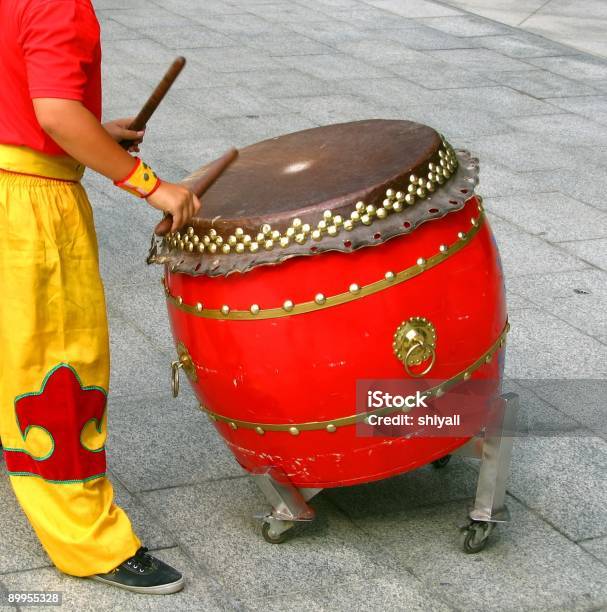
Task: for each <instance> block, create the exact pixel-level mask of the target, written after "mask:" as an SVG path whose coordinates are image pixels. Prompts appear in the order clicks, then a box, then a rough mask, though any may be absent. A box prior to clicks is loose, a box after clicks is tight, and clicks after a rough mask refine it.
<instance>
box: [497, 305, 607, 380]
mask: <svg viewBox="0 0 607 612" xmlns="http://www.w3.org/2000/svg"><path fill="white" fill-rule="evenodd" d="M510 325H511V329H510V334H509V336H508V347H509V348H508V354H507V359H506V370H505V371H506V374H507V375H508V376H509V377H510V378H513V379H521V380H522V379H539V380H547V379H575V378H582V379H583V378H601V377H603V378H604V377H606V375H607V366H606V365H605V364H606V363H607V346H605V345H604V344H601V343H600V342H599V341H598V340H595V339H594V338H591V337H590V336H584V335H583V334H580V331H579V330H578V329H576V328H574V327H572V326H570V325H568V324H567V323H566V322H565V321H563V320H562V319H560V318H557V317H556V316H553V315H552V314H550V313H548V312H546V311H545V310H541V309H539V308H536V309H531V308H529V309H524V310H514V311H512V312H511V313H510ZM563 347H567V350H563Z"/></svg>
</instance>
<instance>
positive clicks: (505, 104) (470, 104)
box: [437, 86, 558, 125]
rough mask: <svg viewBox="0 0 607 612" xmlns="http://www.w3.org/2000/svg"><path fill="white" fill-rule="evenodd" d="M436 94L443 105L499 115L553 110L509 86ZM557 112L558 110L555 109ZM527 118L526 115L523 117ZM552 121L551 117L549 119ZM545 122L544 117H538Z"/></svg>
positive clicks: (523, 114) (519, 114)
mask: <svg viewBox="0 0 607 612" xmlns="http://www.w3.org/2000/svg"><path fill="white" fill-rule="evenodd" d="M437 96H441V97H440V98H438V99H439V100H440V99H444V100H445V105H448V106H449V107H450V108H453V107H454V106H457V107H461V108H467V109H469V110H471V109H474V110H476V109H478V110H482V111H485V112H491V113H493V114H495V115H498V116H500V117H517V116H530V115H547V114H552V113H554V112H555V109H554V106H552V105H551V104H546V103H545V102H542V101H541V100H536V99H535V98H532V97H530V96H527V95H525V94H523V93H520V92H518V91H514V90H513V89H510V88H509V87H502V86H496V87H481V88H476V87H468V88H466V89H458V90H456V91H447V92H440V94H437ZM557 112H558V111H557ZM525 118H527V117H525ZM550 120H551V121H552V118H551V119H550ZM540 121H543V122H544V125H545V123H546V119H543V118H542V119H541V120H539V119H538V121H537V122H538V123H539V122H540Z"/></svg>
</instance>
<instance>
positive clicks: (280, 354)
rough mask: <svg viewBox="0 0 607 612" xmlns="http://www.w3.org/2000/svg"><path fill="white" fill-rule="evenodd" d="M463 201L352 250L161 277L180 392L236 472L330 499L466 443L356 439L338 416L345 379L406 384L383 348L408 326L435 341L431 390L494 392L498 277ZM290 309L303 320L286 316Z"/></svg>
mask: <svg viewBox="0 0 607 612" xmlns="http://www.w3.org/2000/svg"><path fill="white" fill-rule="evenodd" d="M467 197H468V199H467V200H466V201H465V204H464V206H463V207H462V208H460V209H459V210H456V211H454V212H451V213H449V214H447V215H445V216H443V217H441V218H434V219H430V220H428V221H426V222H424V223H422V224H421V225H420V226H419V227H418V228H417V229H416V230H415V232H412V233H409V234H405V235H400V236H395V237H393V238H391V239H390V240H387V241H385V242H380V241H381V236H377V241H378V243H377V244H376V245H369V246H368V247H364V248H360V249H357V250H355V251H352V252H335V251H327V252H322V253H318V254H315V255H314V256H308V257H295V258H292V259H288V260H286V261H282V262H280V263H277V264H275V265H261V266H258V267H255V268H253V269H251V270H249V271H246V272H233V273H231V274H228V275H223V276H213V277H211V276H206V275H205V276H193V275H189V274H184V273H181V272H179V271H171V267H170V266H168V265H167V266H166V270H165V278H164V281H163V282H164V285H165V291H166V294H167V302H168V312H169V318H170V322H171V327H172V332H173V336H174V338H175V343H176V346H177V347H178V350H179V352H180V355H181V356H182V357H184V356H185V357H187V364H188V365H189V366H190V367H189V369H188V368H186V371H187V372H188V376H189V378H190V382H191V384H192V386H193V389H194V391H195V393H196V396H197V397H198V399H199V401H200V403H201V407H202V408H203V409H204V410H206V411H207V412H208V414H209V416H210V417H211V419H212V420H213V421H214V425H215V427H216V428H217V431H218V432H219V434H220V435H221V436H222V438H223V439H224V440H225V442H226V444H227V445H228V446H229V448H230V449H231V451H232V452H233V453H234V456H235V457H236V459H237V460H238V462H239V463H240V464H241V465H242V466H243V467H244V468H245V469H246V470H248V471H251V472H258V471H263V470H264V469H266V468H268V467H275V468H279V469H280V470H282V471H283V472H284V474H286V476H287V477H288V479H289V480H290V481H291V482H292V483H293V484H295V485H296V486H299V487H321V488H325V487H337V486H342V485H351V484H356V483H362V482H368V481H372V480H376V479H380V478H384V477H388V476H391V475H394V474H398V473H402V472H406V471H408V470H412V469H415V468H417V467H419V466H422V465H425V464H427V463H429V462H431V461H433V460H436V459H438V458H440V457H442V456H444V455H446V454H448V453H450V452H451V451H453V450H454V449H455V448H457V447H459V446H461V445H462V444H464V443H465V442H466V441H467V440H468V439H469V437H470V436H469V435H461V436H457V437H444V436H443V437H437V436H432V437H423V436H408V437H387V436H386V437H383V436H378V435H375V436H361V435H359V434H358V432H357V425H356V424H355V423H354V422H353V418H352V417H354V420H356V419H357V417H356V408H355V407H356V383H357V381H358V380H361V379H399V378H401V379H402V378H406V377H407V376H408V375H407V373H406V371H405V368H404V366H403V361H402V360H401V359H399V358H398V356H397V355H396V354H395V347H394V341H395V332H396V331H397V329H398V328H399V326H400V325H401V324H402V323H403V322H405V321H407V320H410V319H411V318H414V317H423V318H425V319H426V320H427V321H429V322H431V323H432V325H433V326H434V329H435V333H436V347H435V357H436V359H435V363H434V366H433V368H432V371H431V374H429V376H431V377H432V379H437V380H441V381H447V382H448V381H451V383H458V384H467V383H468V382H470V381H474V380H478V379H484V380H485V381H486V383H487V384H486V385H485V387H484V388H485V389H486V394H487V398H486V399H487V400H490V399H491V397H493V396H495V395H497V394H498V393H499V390H500V384H501V376H502V368H503V359H502V358H501V357H502V352H503V349H502V346H503V340H504V337H505V332H506V327H507V319H506V310H505V297H504V284H503V274H502V271H501V267H500V262H499V255H498V252H497V249H496V246H495V243H494V240H493V237H492V234H491V230H490V227H489V224H488V221H487V219H486V217H485V215H484V213H483V210H482V205H481V203H480V199H479V198H478V197H477V196H474V195H471V194H469V195H468V196H467ZM302 303H303V304H307V307H306V308H305V311H302V310H301V309H300V310H297V306H295V308H293V305H297V304H302ZM235 312H240V313H247V316H243V317H242V318H240V319H239V318H234V317H233V316H231V313H235ZM208 313H214V314H213V315H212V316H211V315H209V314H208ZM451 383H448V384H446V385H445V386H444V388H443V389H446V388H448V386H449V384H451ZM440 395H441V393H440V390H439V391H438V392H437V393H436V397H435V402H436V405H437V406H438V407H439V408H438V409H439V410H440V402H441V401H442V400H441V397H440ZM348 419H350V420H348ZM357 422H358V421H357ZM482 425H483V418H482V414H479V415H478V429H480V428H481V427H482Z"/></svg>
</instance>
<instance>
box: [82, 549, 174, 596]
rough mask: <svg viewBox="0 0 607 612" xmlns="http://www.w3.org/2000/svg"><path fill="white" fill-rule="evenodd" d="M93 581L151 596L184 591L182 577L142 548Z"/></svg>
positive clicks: (93, 577)
mask: <svg viewBox="0 0 607 612" xmlns="http://www.w3.org/2000/svg"><path fill="white" fill-rule="evenodd" d="M91 578H92V579H93V580H98V581H99V582H105V583H106V584H113V585H114V586H117V587H120V588H121V589H126V590H127V591H133V592H134V593H148V594H149V595H168V594H169V593H176V592H177V591H181V589H183V585H184V580H183V577H182V575H181V574H180V573H179V572H178V571H177V570H176V569H173V568H172V567H171V566H170V565H167V564H166V563H164V562H163V561H160V559H156V557H152V555H149V554H148V549H147V548H144V547H141V548H140V549H139V550H138V551H137V552H136V553H135V555H134V556H132V557H131V558H130V559H127V560H126V561H125V562H124V563H121V564H120V565H119V566H118V567H117V568H116V569H115V570H112V571H111V572H108V573H107V574H97V575H96V576H91Z"/></svg>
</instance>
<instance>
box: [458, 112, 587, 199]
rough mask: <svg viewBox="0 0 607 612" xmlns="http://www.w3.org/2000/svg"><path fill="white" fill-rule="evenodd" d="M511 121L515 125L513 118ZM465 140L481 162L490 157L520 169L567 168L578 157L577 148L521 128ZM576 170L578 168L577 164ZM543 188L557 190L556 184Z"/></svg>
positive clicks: (512, 168)
mask: <svg viewBox="0 0 607 612" xmlns="http://www.w3.org/2000/svg"><path fill="white" fill-rule="evenodd" d="M543 120H544V121H545V120H546V119H543ZM508 123H509V124H510V125H512V123H511V121H508ZM464 144H466V146H467V147H468V148H469V149H470V150H472V151H474V152H475V154H476V155H478V156H479V157H480V159H481V163H482V162H483V160H485V158H487V161H491V162H492V163H498V164H500V165H502V166H505V167H506V168H507V169H509V170H510V171H514V172H519V173H528V172H537V173H539V172H542V171H550V170H557V169H558V170H559V171H563V172H566V171H567V170H566V169H567V166H569V168H571V166H574V165H576V163H577V160H578V157H577V155H576V154H575V153H574V152H573V151H569V150H567V149H563V147H562V146H559V145H558V144H557V143H553V142H550V141H549V140H547V139H546V138H545V134H544V137H543V138H538V136H537V134H528V133H522V132H520V131H517V132H512V133H509V134H499V135H497V136H492V135H490V136H476V137H471V138H469V139H468V142H467V143H462V145H461V146H464ZM575 172H576V173H577V172H578V169H577V168H576V170H575ZM546 174H547V173H546ZM552 174H556V173H554V172H552ZM543 191H554V188H553V187H551V188H549V189H543ZM570 195H571V194H570Z"/></svg>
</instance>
